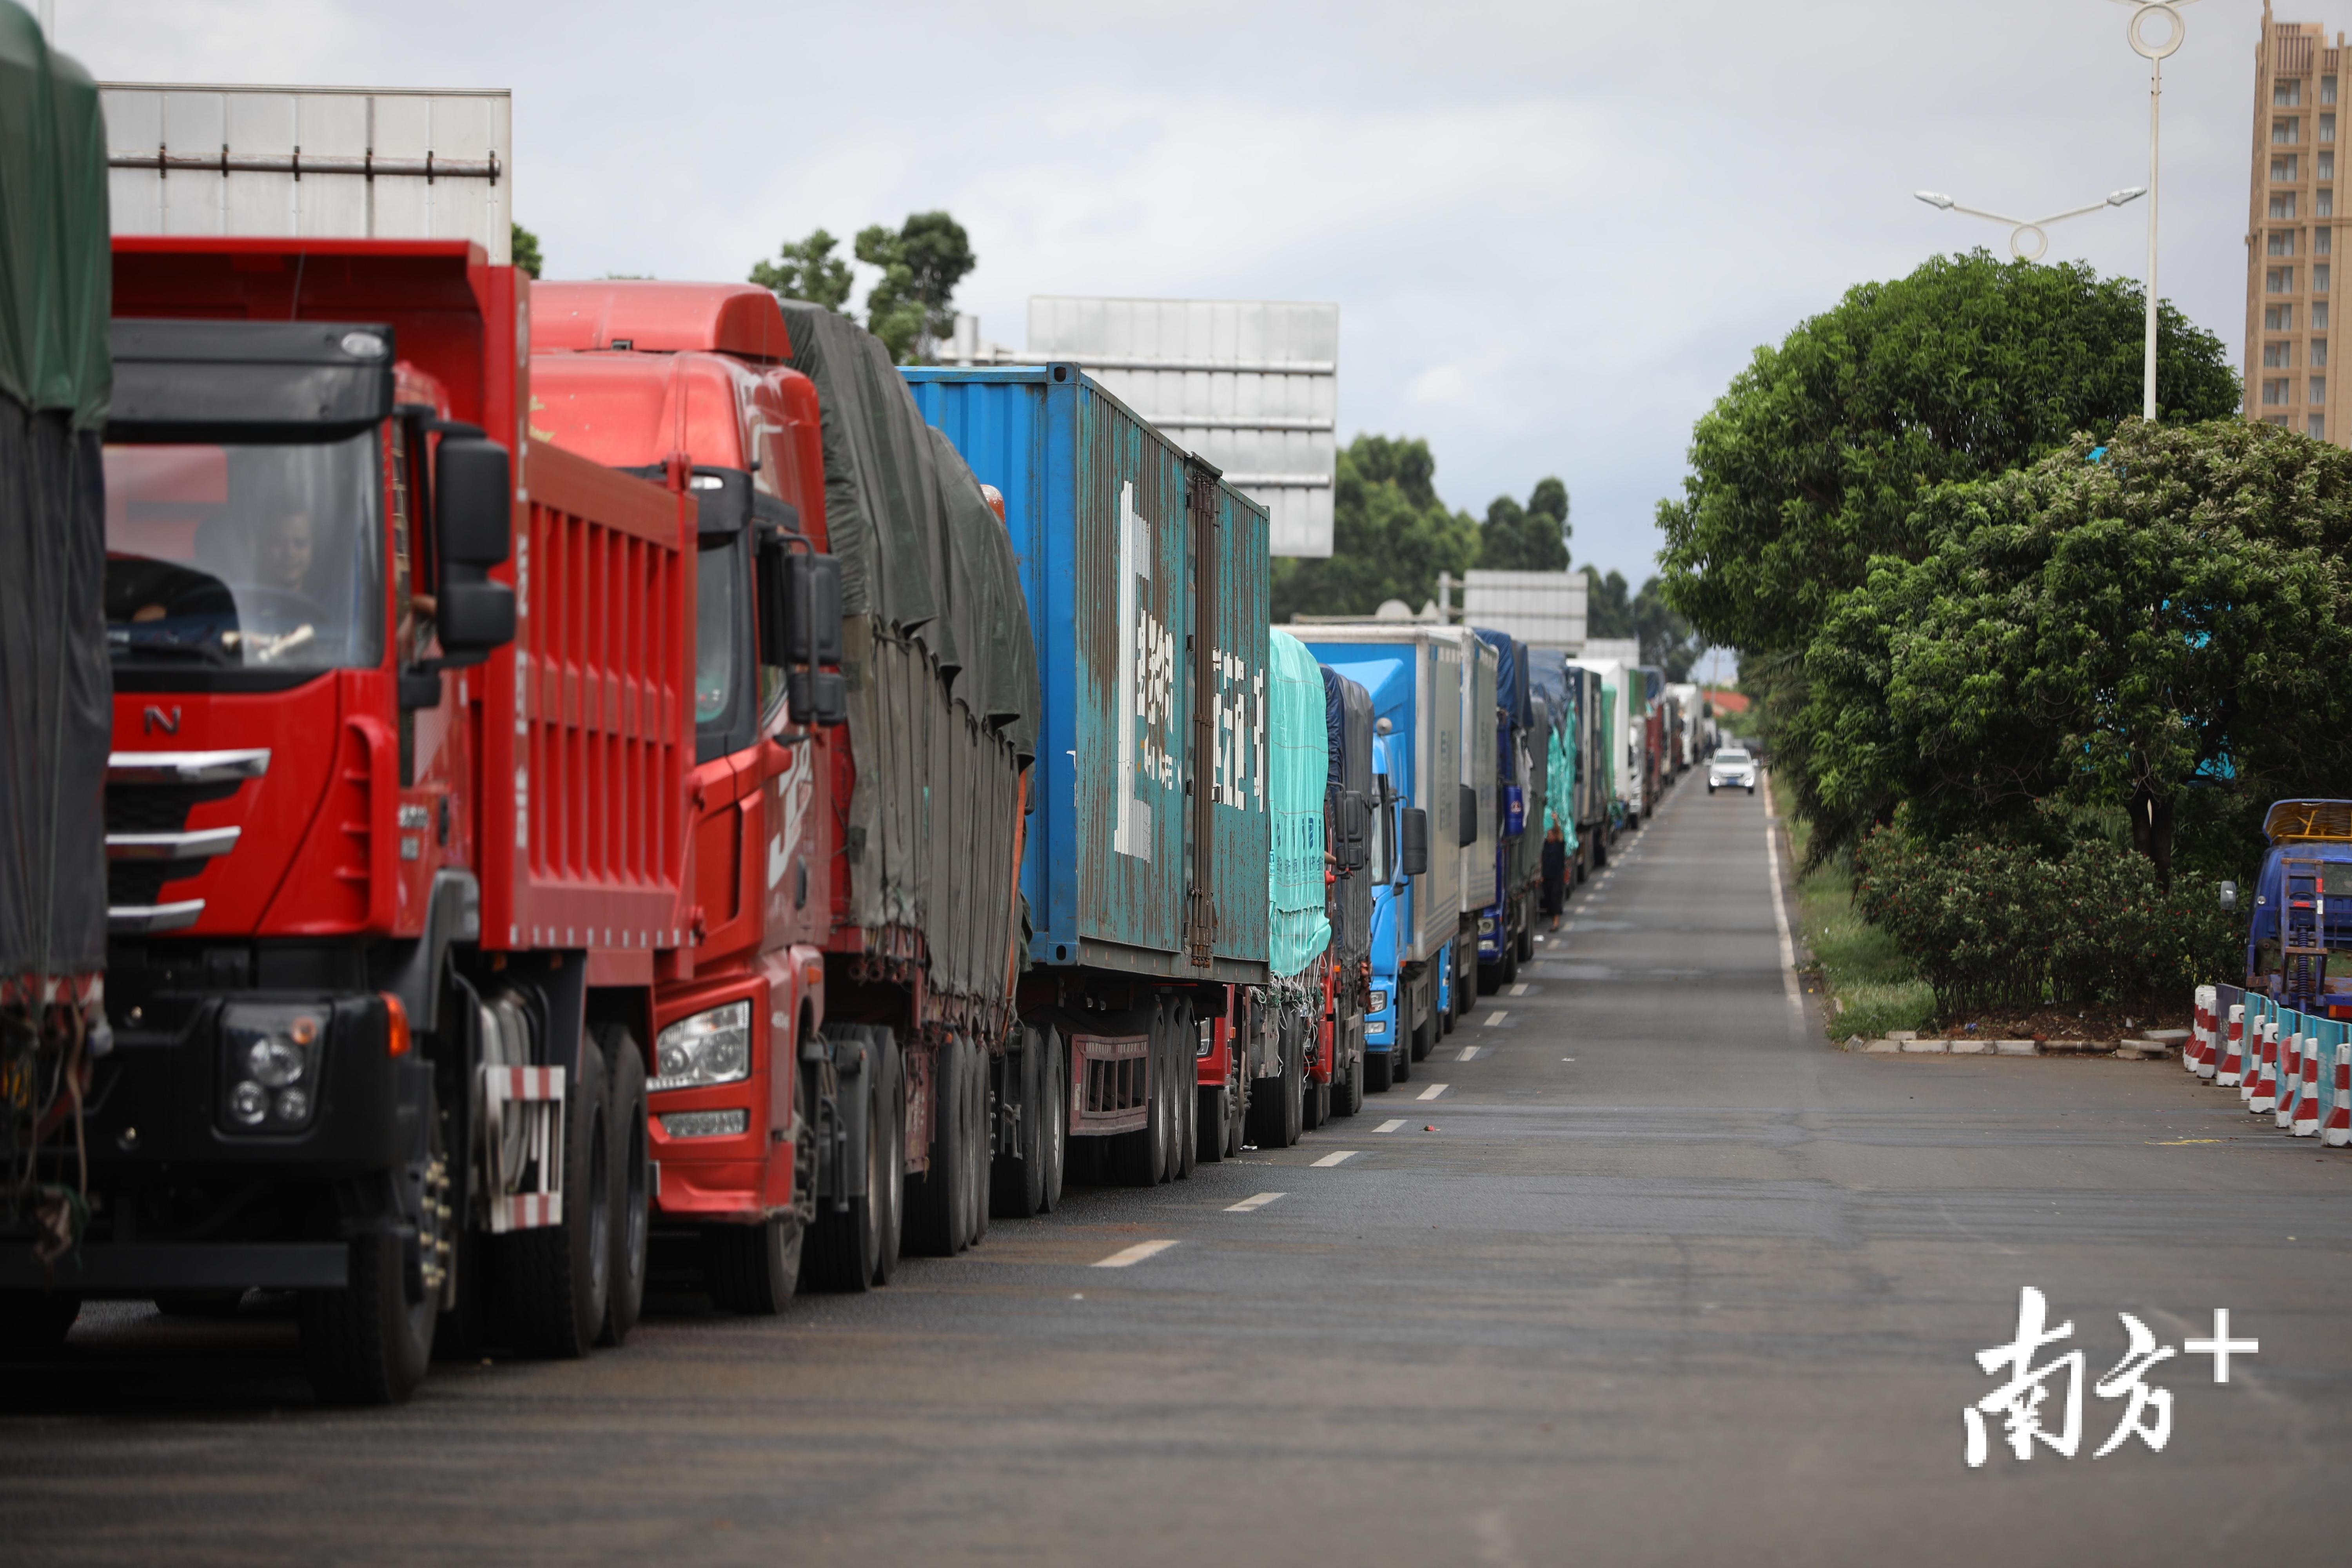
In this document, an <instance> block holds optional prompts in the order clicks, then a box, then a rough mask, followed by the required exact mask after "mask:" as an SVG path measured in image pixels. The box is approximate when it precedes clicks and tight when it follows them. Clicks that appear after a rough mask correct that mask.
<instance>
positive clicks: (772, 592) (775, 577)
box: [757, 534, 849, 726]
mask: <svg viewBox="0 0 2352 1568" xmlns="http://www.w3.org/2000/svg"><path fill="white" fill-rule="evenodd" d="M757 570H758V574H759V584H758V585H759V598H760V606H759V607H760V662H761V663H762V664H766V665H772V666H774V667H777V668H782V669H783V670H784V671H785V674H784V700H785V701H786V702H787V703H789V704H790V705H791V707H792V711H793V718H795V719H796V720H798V721H801V722H803V723H807V724H817V725H823V726H831V725H835V724H842V723H846V722H847V721H848V720H849V693H848V689H847V686H846V684H845V682H844V681H843V679H842V678H841V676H840V675H839V674H838V673H837V672H835V671H831V670H824V669H819V668H816V666H818V665H821V664H839V663H840V662H841V563H839V562H838V561H836V560H835V559H834V558H833V557H832V556H830V555H815V554H807V553H796V552H793V550H792V549H791V547H790V544H789V542H788V540H787V538H786V536H784V535H782V534H778V535H773V536H771V537H769V538H766V539H762V540H761V542H760V551H759V557H758V562H757Z"/></svg>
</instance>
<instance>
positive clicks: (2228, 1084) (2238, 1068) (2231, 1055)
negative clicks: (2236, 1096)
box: [2213, 1002, 2246, 1089]
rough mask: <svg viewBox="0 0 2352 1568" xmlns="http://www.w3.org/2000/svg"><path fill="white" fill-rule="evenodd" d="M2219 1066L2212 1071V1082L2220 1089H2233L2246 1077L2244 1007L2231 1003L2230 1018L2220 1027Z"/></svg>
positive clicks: (2242, 1004) (2238, 1003)
mask: <svg viewBox="0 0 2352 1568" xmlns="http://www.w3.org/2000/svg"><path fill="white" fill-rule="evenodd" d="M2222 1029H2223V1031H2224V1032H2223V1037H2222V1046H2221V1066H2220V1067H2219V1068H2216V1069H2215V1070H2214V1073H2213V1082H2214V1083H2215V1084H2216V1085H2218V1086H2219V1087H2221V1088H2222V1089H2235V1088H2237V1087H2238V1085H2239V1084H2241V1083H2242V1082H2244V1081H2245V1077H2246V1005H2245V1004H2244V1003H2242V1002H2232V1003H2231V1005H2230V1016H2229V1020H2228V1022H2227V1023H2225V1024H2224V1025H2223V1026H2222Z"/></svg>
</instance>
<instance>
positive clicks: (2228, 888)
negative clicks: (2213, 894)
mask: <svg viewBox="0 0 2352 1568" xmlns="http://www.w3.org/2000/svg"><path fill="white" fill-rule="evenodd" d="M2237 909H2238V884H2237V883H2235V882H2224V883H2222V884H2221V912H2222V913H2223V914H2235V913H2236V912H2237Z"/></svg>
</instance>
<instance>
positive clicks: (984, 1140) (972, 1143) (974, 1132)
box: [964, 1040, 995, 1247]
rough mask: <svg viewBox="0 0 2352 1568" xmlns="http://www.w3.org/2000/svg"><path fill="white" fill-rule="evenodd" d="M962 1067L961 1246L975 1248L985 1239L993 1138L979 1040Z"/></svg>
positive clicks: (983, 1050)
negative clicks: (966, 1170) (964, 1176)
mask: <svg viewBox="0 0 2352 1568" xmlns="http://www.w3.org/2000/svg"><path fill="white" fill-rule="evenodd" d="M964 1065H965V1066H966V1067H967V1068H971V1072H970V1074H969V1075H968V1076H967V1077H966V1078H965V1079H964V1148H965V1150H966V1156H965V1159H966V1163H967V1164H968V1165H969V1166H970V1167H971V1180H970V1181H969V1182H967V1183H965V1184H964V1237H965V1239H964V1245H965V1246H966V1247H977V1246H979V1245H980V1244H981V1243H982V1241H984V1240H985V1239H987V1237H988V1167H989V1161H990V1158H991V1150H992V1146H993V1145H994V1143H995V1137H994V1134H993V1132H992V1129H991V1120H990V1118H991V1111H992V1107H991V1106H990V1104H989V1097H990V1093H991V1090H990V1089H989V1081H988V1080H989V1077H990V1074H989V1070H988V1050H987V1047H984V1046H982V1044H981V1043H980V1042H979V1041H977V1040H973V1041H971V1042H970V1043H969V1045H968V1047H967V1055H966V1056H965V1058H964Z"/></svg>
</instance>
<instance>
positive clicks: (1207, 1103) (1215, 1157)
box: [1193, 1084, 1234, 1165]
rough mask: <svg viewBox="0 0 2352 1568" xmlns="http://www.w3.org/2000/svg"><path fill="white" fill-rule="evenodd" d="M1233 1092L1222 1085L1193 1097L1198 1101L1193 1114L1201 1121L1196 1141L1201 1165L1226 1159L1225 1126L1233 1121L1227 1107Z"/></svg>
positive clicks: (1197, 1158) (1197, 1157)
mask: <svg viewBox="0 0 2352 1568" xmlns="http://www.w3.org/2000/svg"><path fill="white" fill-rule="evenodd" d="M1233 1092H1234V1091H1233V1090H1232V1089H1228V1088H1226V1087H1225V1086H1223V1084H1220V1085H1218V1086H1217V1087H1216V1088H1215V1089H1200V1090H1198V1091H1197V1092H1196V1093H1195V1094H1194V1096H1193V1098H1194V1100H1197V1101H1198V1105H1197V1106H1196V1108H1195V1110H1194V1111H1193V1114H1194V1115H1195V1116H1196V1117H1197V1118H1198V1119H1199V1121H1200V1131H1199V1132H1198V1134H1197V1137H1196V1140H1195V1141H1196V1142H1198V1143H1199V1145H1200V1148H1199V1151H1198V1152H1197V1154H1196V1155H1195V1158H1196V1160H1197V1161H1198V1163H1201V1164H1203V1165H1213V1164H1215V1163H1218V1162H1219V1161H1221V1160H1223V1158H1224V1157H1225V1124H1226V1123H1227V1122H1228V1121H1232V1120H1233V1118H1232V1117H1231V1116H1230V1115H1228V1114H1227V1111H1226V1107H1227V1105H1228V1104H1229V1103H1230V1102H1231V1100H1232V1099H1233Z"/></svg>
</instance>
